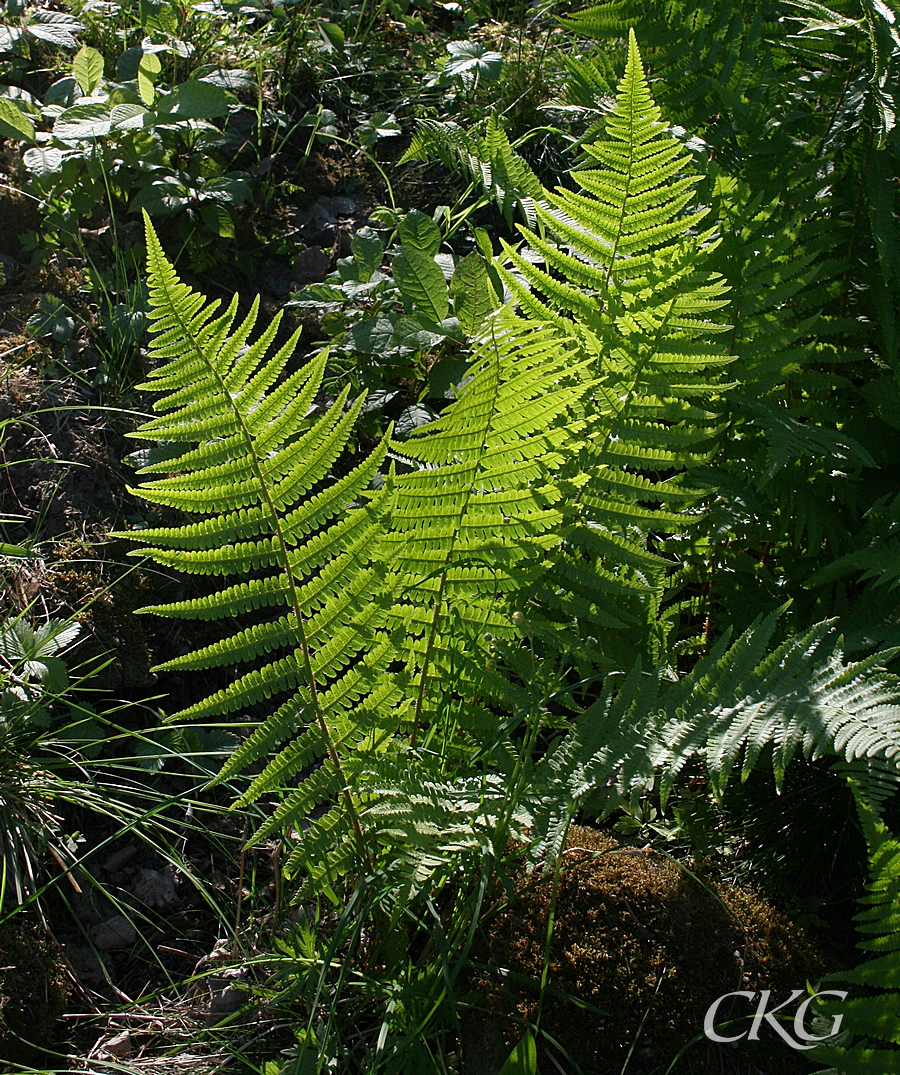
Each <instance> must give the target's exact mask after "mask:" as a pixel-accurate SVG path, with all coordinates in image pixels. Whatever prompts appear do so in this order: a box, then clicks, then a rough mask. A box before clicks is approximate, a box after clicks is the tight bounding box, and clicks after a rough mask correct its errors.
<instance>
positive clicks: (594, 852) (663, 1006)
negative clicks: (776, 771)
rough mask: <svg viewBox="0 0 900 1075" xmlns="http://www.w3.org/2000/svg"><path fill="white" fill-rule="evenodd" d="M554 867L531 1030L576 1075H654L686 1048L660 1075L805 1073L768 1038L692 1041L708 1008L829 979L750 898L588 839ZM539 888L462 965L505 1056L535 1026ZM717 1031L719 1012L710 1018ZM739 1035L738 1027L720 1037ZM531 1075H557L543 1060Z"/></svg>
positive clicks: (794, 1055)
mask: <svg viewBox="0 0 900 1075" xmlns="http://www.w3.org/2000/svg"><path fill="white" fill-rule="evenodd" d="M564 862H565V869H564V871H563V873H562V875H561V877H560V881H559V892H558V896H557V902H556V912H555V922H554V927H553V936H552V943H551V947H550V960H549V979H548V990H547V991H546V995H545V997H544V1003H543V1011H542V1014H541V1021H540V1028H541V1030H542V1031H543V1032H545V1033H546V1035H548V1036H549V1038H550V1039H555V1040H556V1041H557V1042H558V1043H559V1045H560V1046H561V1049H562V1050H564V1051H565V1053H568V1054H569V1057H570V1058H571V1061H574V1063H576V1064H577V1065H578V1067H579V1068H580V1069H581V1071H582V1072H583V1073H584V1075H609V1073H611V1072H616V1073H618V1072H620V1071H622V1069H623V1066H624V1065H625V1064H626V1060H627V1061H628V1062H627V1067H626V1068H625V1070H626V1071H627V1075H651V1073H657V1072H659V1073H662V1072H666V1071H668V1069H669V1065H670V1064H671V1063H672V1061H673V1060H674V1059H675V1058H676V1057H677V1056H678V1054H679V1053H680V1052H681V1050H682V1049H683V1048H684V1047H685V1046H686V1045H688V1043H689V1042H691V1041H692V1039H696V1041H695V1044H694V1045H692V1046H691V1047H690V1048H689V1049H688V1050H687V1051H686V1053H685V1055H684V1057H683V1059H682V1060H681V1061H679V1063H678V1064H677V1065H676V1067H675V1068H674V1069H673V1073H685V1075H687V1073H698V1072H707V1071H710V1072H717V1073H719V1072H721V1073H725V1072H731V1073H734V1075H737V1073H745V1075H757V1073H758V1072H765V1075H794V1073H795V1072H798V1073H799V1072H804V1073H805V1072H807V1071H808V1070H809V1062H808V1060H807V1059H805V1058H804V1056H803V1054H801V1053H798V1052H794V1051H792V1050H791V1049H790V1048H789V1047H788V1046H787V1045H786V1044H785V1043H784V1042H783V1041H781V1040H780V1039H779V1038H778V1037H777V1035H776V1034H775V1033H774V1032H771V1031H770V1032H768V1033H765V1032H764V1033H761V1034H760V1040H759V1041H755V1042H750V1041H747V1040H743V1041H741V1042H739V1043H736V1044H735V1045H717V1044H716V1043H714V1042H711V1041H708V1040H707V1039H706V1038H705V1037H704V1036H703V1022H704V1016H705V1014H706V1011H707V1009H708V1008H709V1006H710V1004H712V1002H713V1001H715V1000H716V999H717V998H718V997H721V996H723V995H724V994H726V993H730V992H732V991H734V990H751V991H756V990H761V989H770V990H771V991H772V996H773V998H775V1002H776V1003H777V1002H779V1001H781V1000H786V999H787V998H788V995H789V993H790V991H791V990H792V989H804V988H805V985H806V982H807V980H811V981H815V980H816V979H817V978H818V977H820V976H821V975H822V974H824V973H826V972H827V971H830V970H834V969H836V968H835V966H833V965H828V964H827V961H826V960H825V959H823V957H822V956H821V955H820V954H819V953H818V952H817V951H816V949H815V948H814V946H813V945H812V944H811V943H810V941H809V940H808V938H807V937H806V935H805V934H804V933H803V931H802V930H800V929H798V928H797V927H795V926H794V925H793V924H792V923H791V922H790V921H788V919H786V918H785V917H784V916H783V915H781V914H779V913H777V912H776V911H775V910H774V909H773V908H772V907H771V905H769V904H768V903H766V902H765V901H764V900H762V899H760V898H759V897H758V896H756V895H754V894H753V893H751V892H748V891H745V890H743V889H740V888H737V887H736V886H733V885H729V884H725V883H709V884H708V885H706V884H701V883H699V882H698V881H696V880H695V879H694V878H693V877H692V876H691V875H690V874H689V873H688V872H687V871H685V870H683V869H681V868H680V867H679V866H678V865H677V864H675V863H673V862H672V861H671V860H669V859H667V858H666V857H664V856H661V855H658V854H655V853H652V852H649V851H646V852H645V851H640V850H638V849H636V848H631V847H626V846H621V845H619V844H618V843H617V842H616V841H615V840H613V839H611V838H610V837H609V836H607V835H606V834H604V833H600V832H597V831H595V830H591V829H585V828H574V829H573V830H572V833H571V835H570V838H569V846H568V849H567V851H566V855H565V859H564ZM552 884H553V882H552V879H551V878H548V879H540V878H536V877H534V876H532V877H531V878H525V877H523V879H522V884H521V890H520V892H519V895H518V897H517V898H516V899H515V900H514V901H513V902H512V903H511V904H510V906H509V907H508V908H507V909H506V910H505V911H503V912H502V913H500V914H499V915H498V916H497V917H496V918H495V919H494V920H493V922H492V923H491V926H490V929H489V936H488V941H487V944H486V945H485V947H484V948H483V949H482V950H481V951H480V952H476V953H475V959H476V960H477V961H478V962H480V963H482V965H483V964H484V963H486V964H488V966H489V967H490V969H489V970H481V971H479V972H478V973H477V974H475V975H474V976H473V980H472V984H473V986H474V988H475V990H476V991H477V992H478V993H479V994H480V995H481V997H482V998H484V999H485V1002H486V1005H487V1007H488V1009H489V1010H490V1012H491V1021H493V1022H494V1026H495V1027H496V1026H497V1025H498V1023H499V1025H500V1027H501V1028H502V1032H503V1036H504V1038H505V1042H504V1046H503V1047H504V1049H506V1050H508V1048H509V1047H510V1046H511V1045H512V1044H513V1043H514V1042H515V1041H516V1040H517V1038H518V1037H519V1035H520V1034H521V1027H522V1025H523V1023H522V1020H525V1021H526V1022H527V1023H533V1022H534V1021H535V1018H536V1016H537V1012H538V988H537V983H538V982H539V981H540V978H541V971H542V967H543V962H544V951H545V943H546V936H547V921H548V915H549V912H550V905H551V895H552ZM742 1004H743V1007H740V1005H742ZM753 1011H755V1004H753V1005H752V1006H750V1005H749V1003H748V1001H747V1000H746V999H738V1000H737V1001H735V1002H734V1011H733V1013H732V1017H734V1018H736V1017H738V1016H745V1017H746V1016H747V1015H752V1013H753ZM791 1014H793V1012H791ZM498 1016H499V1017H500V1019H499V1020H498V1019H497V1017H498ZM728 1017H729V1010H728V1008H727V1006H723V1008H722V1010H721V1012H720V1018H721V1019H723V1020H727V1019H728ZM747 1029H748V1023H746V1022H745V1023H743V1024H742V1025H739V1026H737V1027H736V1028H735V1029H732V1030H731V1031H726V1033H730V1034H737V1033H740V1031H741V1030H747ZM766 1029H767V1028H766ZM548 1040H549V1039H548V1038H544V1037H542V1039H541V1046H540V1048H541V1050H543V1051H544V1052H548V1051H553V1052H554V1053H555V1056H556V1059H557V1060H558V1061H559V1062H560V1063H562V1065H563V1068H562V1070H565V1071H569V1070H573V1071H574V1070H577V1069H575V1068H572V1064H571V1061H568V1060H566V1059H565V1056H564V1053H563V1052H562V1051H560V1050H553V1047H552V1046H550V1045H548ZM632 1047H633V1048H632ZM629 1052H630V1053H631V1056H630V1058H629ZM541 1070H542V1071H544V1070H546V1071H555V1070H557V1068H556V1067H555V1066H554V1064H553V1063H552V1062H551V1061H550V1059H549V1057H547V1058H545V1062H544V1063H542V1065H541Z"/></svg>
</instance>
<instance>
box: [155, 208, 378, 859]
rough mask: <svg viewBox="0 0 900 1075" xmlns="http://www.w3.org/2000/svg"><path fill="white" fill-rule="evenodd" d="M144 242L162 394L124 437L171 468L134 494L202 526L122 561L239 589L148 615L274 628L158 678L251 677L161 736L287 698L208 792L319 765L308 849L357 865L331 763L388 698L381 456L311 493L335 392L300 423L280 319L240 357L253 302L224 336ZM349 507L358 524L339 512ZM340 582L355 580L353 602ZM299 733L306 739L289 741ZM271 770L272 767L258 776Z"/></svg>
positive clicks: (234, 639) (307, 390) (225, 643)
mask: <svg viewBox="0 0 900 1075" xmlns="http://www.w3.org/2000/svg"><path fill="white" fill-rule="evenodd" d="M146 228H147V251H148V255H147V257H148V270H149V285H150V299H151V305H152V313H151V315H150V316H151V318H152V321H153V324H154V329H155V336H154V339H153V342H152V345H151V358H152V359H153V360H155V361H156V362H163V363H164V364H162V365H159V366H157V368H155V369H154V370H153V372H152V373H151V375H150V376H151V379H150V381H149V382H148V383H147V385H145V387H146V388H147V389H151V390H155V391H157V392H162V393H165V394H164V396H163V398H162V399H160V400H158V401H157V402H156V404H155V405H154V407H155V410H156V411H158V412H161V415H160V417H158V418H155V419H153V420H152V421H150V422H148V423H146V424H145V425H144V426H143V427H142V428H141V429H140V430H139V431H138V433H137V434H134V435H135V436H140V437H144V438H153V439H156V440H161V441H165V442H169V443H174V444H177V445H181V446H183V450H182V452H181V454H180V455H179V456H177V457H176V458H174V459H169V460H167V461H164V462H159V463H151V464H150V465H149V466H147V467H146V468H144V471H143V473H150V474H158V473H160V472H161V471H164V472H166V474H167V476H166V477H162V478H156V479H155V480H152V481H148V482H145V483H144V484H143V485H142V486H140V487H139V488H138V489H137V490H135V492H136V493H137V495H139V496H141V497H142V498H143V499H145V500H148V501H150V502H153V503H157V504H163V505H166V506H170V507H177V508H179V509H180V510H182V511H187V512H191V513H194V514H199V515H201V516H202V518H201V520H200V521H198V522H192V523H185V524H183V525H181V526H175V527H161V528H153V529H148V530H144V531H142V533H141V540H142V541H144V542H147V543H150V544H147V545H145V546H144V547H143V548H140V549H138V550H136V551H135V552H134V555H142V556H151V557H153V558H154V559H156V560H157V561H158V562H159V563H162V564H171V565H173V566H177V567H178V569H179V570H181V571H184V572H188V573H196V574H212V575H214V576H225V577H236V578H238V579H244V580H245V581H237V582H233V583H231V584H230V585H225V586H222V587H221V588H220V589H218V590H216V591H215V592H213V593H211V594H209V595H207V596H204V597H197V598H192V599H188V600H183V601H178V602H173V603H170V604H168V605H163V606H153V607H152V608H149V609H145V610H144V611H145V612H156V613H159V614H162V615H168V616H174V617H179V618H200V619H213V618H216V619H225V618H229V619H231V618H234V617H237V616H240V615H241V614H244V613H248V612H253V611H255V610H257V609H263V608H271V609H274V610H275V612H276V618H275V619H273V620H270V621H269V622H263V623H258V624H255V625H253V626H249V627H245V628H243V629H241V630H238V631H236V632H234V633H232V634H230V635H227V636H226V637H225V638H223V639H222V640H220V641H219V642H216V643H214V644H212V645H209V646H206V647H204V648H202V649H200V650H196V651H194V652H192V653H189V654H186V655H184V656H183V657H179V658H176V659H174V660H172V661H169V662H167V663H166V664H164V665H162V666H161V667H162V668H165V669H177V668H209V667H213V666H216V665H222V664H228V665H234V664H240V663H246V662H250V661H257V658H259V659H260V660H259V661H257V664H258V667H254V668H251V669H250V670H249V671H247V672H245V673H243V674H241V675H239V676H238V677H237V678H236V679H235V680H234V681H233V682H232V683H231V684H230V686H228V687H226V688H224V689H222V690H220V691H217V692H216V693H214V694H213V695H212V696H210V697H209V698H207V699H206V700H205V701H202V702H198V703H197V704H195V705H193V706H190V707H188V708H187V709H185V710H183V711H182V712H180V713H176V714H174V716H173V718H172V719H173V720H177V719H181V720H187V719H192V718H197V717H209V716H212V715H217V716H218V715H222V714H226V713H234V712H238V711H246V710H247V709H249V708H250V707H253V706H254V705H256V704H257V703H259V702H262V701H264V700H266V699H269V698H272V697H274V696H284V695H286V696H287V697H286V698H285V700H283V701H281V703H280V705H279V706H278V708H277V710H276V713H275V714H274V716H273V717H272V718H270V720H269V721H268V722H267V723H266V724H265V726H264V727H263V728H261V729H258V731H257V732H256V733H255V734H254V735H252V736H251V737H250V738H249V739H248V740H247V742H246V743H245V744H244V745H243V746H242V747H241V748H240V749H239V750H238V751H237V752H236V753H235V755H234V756H233V757H232V758H231V759H230V761H229V762H228V763H227V764H226V766H225V768H224V769H223V772H222V774H221V778H222V779H224V778H225V777H227V776H229V775H231V774H232V773H234V772H236V771H238V770H240V769H241V768H242V767H244V766H246V765H247V764H248V763H249V762H250V761H252V760H254V759H256V758H259V757H266V756H268V755H269V754H270V753H271V751H272V749H273V747H275V746H277V745H278V744H280V743H284V742H285V741H289V743H290V745H289V746H288V747H287V748H285V750H286V751H287V752H288V753H289V755H290V757H291V759H292V761H293V763H294V764H295V765H298V766H299V765H303V764H304V763H306V762H310V761H314V760H319V759H324V761H323V765H322V766H321V768H320V769H319V770H318V771H317V777H316V780H315V783H314V787H309V786H307V787H304V788H303V789H301V794H302V797H303V807H305V808H306V809H307V812H309V811H311V809H312V807H313V806H315V805H316V804H317V803H318V802H321V801H325V800H328V801H329V802H330V804H331V808H330V809H329V811H328V813H327V814H326V815H325V817H324V818H321V819H319V821H318V822H317V823H316V832H315V833H314V834H313V837H312V840H311V842H313V843H315V841H316V836H318V835H319V834H321V833H330V832H331V831H332V830H333V829H334V828H339V829H340V830H341V831H342V832H343V831H346V832H347V833H348V834H352V836H353V838H354V839H355V854H356V856H357V861H363V862H365V861H370V855H369V850H368V847H367V844H366V838H365V835H364V833H363V831H362V827H361V825H360V821H359V814H358V808H357V804H356V802H355V800H354V796H353V793H352V791H351V790H350V787H349V781H348V779H347V776H346V774H345V773H344V770H343V762H342V758H341V750H342V746H343V744H344V742H345V741H346V740H347V738H348V737H350V736H352V735H354V734H360V733H359V731H358V729H359V727H360V721H359V719H358V716H357V715H356V713H355V711H356V710H357V709H359V708H361V701H362V700H363V699H364V698H365V697H366V696H367V694H369V693H371V692H373V691H375V692H378V691H379V690H382V691H383V688H382V687H381V685H380V684H379V683H378V678H377V672H378V671H379V670H378V669H377V668H375V667H373V664H372V660H371V654H372V652H378V644H377V640H375V639H373V632H372V627H371V624H372V622H373V621H377V612H378V610H379V609H380V601H381V592H380V590H379V584H378V580H377V579H376V577H375V575H374V572H373V570H372V568H371V566H370V560H371V550H372V548H373V546H374V544H375V543H376V541H377V539H378V537H379V535H380V533H381V529H382V517H383V514H384V511H385V510H386V509H387V508H388V507H389V503H390V496H391V493H390V488H389V486H387V487H386V488H385V489H384V491H383V492H382V493H380V494H375V493H372V492H367V490H368V487H369V485H370V483H371V480H372V478H373V476H374V474H375V473H376V471H377V469H378V467H379V466H380V465H381V462H382V461H383V459H384V456H385V453H386V450H387V444H386V442H384V443H382V444H381V445H380V446H379V447H378V448H377V449H376V450H375V452H374V453H373V454H372V455H371V456H370V457H369V458H368V459H366V460H364V461H363V462H362V463H361V464H359V465H358V466H357V467H355V468H354V469H353V470H351V471H350V473H349V474H348V475H347V476H346V477H344V478H343V479H341V480H340V481H338V482H335V483H332V484H331V486H330V487H324V488H320V485H321V483H322V481H323V479H324V478H325V477H326V476H327V475H328V474H329V472H330V470H331V467H332V466H333V464H334V462H335V460H336V459H337V458H338V456H339V455H340V454H341V453H342V452H343V451H344V450H345V448H346V446H347V443H348V439H349V437H350V434H351V432H352V428H353V422H354V420H355V418H356V415H357V414H358V411H359V407H360V404H361V401H359V400H358V401H357V402H356V404H354V405H353V406H352V407H350V408H349V410H346V412H345V402H346V395H347V394H346V392H344V393H343V394H342V395H340V396H339V397H338V399H337V400H336V401H335V402H334V403H333V404H332V406H331V407H329V408H328V409H327V410H326V411H325V412H324V413H323V414H322V415H321V416H319V417H318V418H317V419H316V420H315V421H310V420H309V417H308V415H309V412H310V409H311V406H312V404H313V401H314V400H315V398H316V396H317V393H318V391H319V386H320V384H321V379H322V375H323V372H324V363H325V356H324V355H322V356H319V357H318V358H317V359H314V360H313V361H312V362H311V363H309V364H308V365H307V366H305V367H303V368H302V369H300V370H298V371H297V372H296V373H293V374H291V375H290V376H288V377H286V378H284V379H283V380H282V382H281V383H280V384H279V385H277V386H275V385H276V381H277V379H278V377H279V375H280V374H281V373H282V371H283V370H284V367H285V365H286V364H287V362H288V360H289V359H290V357H291V355H292V353H293V350H294V347H295V345H296V341H297V334H296V333H295V334H294V336H293V337H292V338H291V339H290V340H289V341H288V342H287V343H286V344H285V345H284V346H283V347H281V348H280V349H279V350H277V351H276V352H275V354H274V355H272V356H271V357H269V356H268V354H267V353H268V351H269V349H270V347H271V345H272V342H273V341H274V339H275V337H276V334H277V331H278V327H279V321H280V317H276V318H275V319H274V320H273V321H272V322H271V323H270V324H269V325H268V327H267V328H266V329H265V331H264V332H263V333H262V334H261V335H260V336H259V338H258V339H257V340H256V341H255V342H253V343H252V344H248V340H249V339H250V336H251V333H252V331H253V328H254V325H255V322H256V317H257V312H258V302H257V303H256V304H255V305H254V307H253V309H252V310H251V311H250V313H249V314H248V316H247V317H246V318H244V320H243V321H242V322H240V324H238V325H237V326H236V327H235V328H234V331H232V328H233V326H234V322H235V315H236V309H237V299H236V298H235V300H234V301H233V302H232V303H231V305H230V307H229V308H228V310H227V311H226V312H225V313H224V314H221V315H219V316H216V314H217V310H218V303H211V304H207V303H206V301H205V299H204V298H203V296H200V295H197V294H196V293H195V292H193V291H191V289H190V288H188V287H187V286H186V285H185V284H183V283H181V282H180V281H179V280H178V278H177V277H176V275H175V272H174V270H173V268H172V266H171V265H170V263H169V262H168V261H167V260H166V258H165V256H164V254H163V252H162V249H161V247H160V245H159V242H158V240H157V238H156V235H155V233H154V232H153V228H152V226H151V224H150V222H149V219H147V220H146ZM355 501H357V502H359V504H360V506H358V507H353V508H351V507H350V505H351V504H352V503H353V502H355ZM260 571H262V572H263V574H262V575H261V576H260V574H259V572H260ZM347 578H350V579H352V580H353V581H352V584H351V585H350V586H349V588H348V587H347V586H346V585H345V579H347ZM260 662H261V663H260ZM351 711H354V716H353V718H352V719H351V717H350V712H351ZM298 732H303V734H302V735H301V736H300V738H299V739H295V738H294V737H295V736H297V734H298ZM284 760H285V752H284V751H283V752H282V753H281V754H277V755H276V758H275V761H274V762H270V768H271V766H272V765H277V764H282V765H283V763H284ZM294 805H297V806H299V805H300V804H297V803H295V804H294ZM321 850H323V851H324V850H326V849H321ZM328 850H335V849H334V848H331V849H328ZM346 859H347V852H346V848H343V849H338V850H336V851H335V857H334V858H329V856H328V854H323V856H322V860H321V861H322V862H323V863H324V864H325V865H324V867H323V869H324V871H325V872H326V873H330V872H331V871H332V870H333V869H336V868H338V866H339V860H343V861H346Z"/></svg>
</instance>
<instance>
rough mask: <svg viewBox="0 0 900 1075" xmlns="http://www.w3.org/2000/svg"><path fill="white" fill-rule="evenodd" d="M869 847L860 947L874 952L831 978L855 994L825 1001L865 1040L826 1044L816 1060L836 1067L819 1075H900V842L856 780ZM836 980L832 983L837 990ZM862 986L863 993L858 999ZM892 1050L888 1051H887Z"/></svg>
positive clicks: (846, 1028)
mask: <svg viewBox="0 0 900 1075" xmlns="http://www.w3.org/2000/svg"><path fill="white" fill-rule="evenodd" d="M851 787H853V790H854V793H855V794H856V805H857V808H858V810H859V816H860V821H861V822H862V828H863V833H864V834H865V837H866V843H867V845H868V849H869V883H868V885H867V886H866V894H865V895H864V896H863V897H862V898H861V899H860V901H859V904H860V908H861V910H860V911H859V913H858V914H857V915H856V919H855V920H856V926H857V929H858V930H859V932H860V933H861V934H862V935H863V940H861V941H860V942H859V944H858V947H859V948H861V949H862V950H863V951H865V952H870V953H872V956H871V958H870V959H868V960H867V961H866V962H865V963H862V964H861V965H860V966H858V967H856V968H854V969H853V970H851V971H841V972H840V973H838V974H834V975H831V979H832V982H833V984H835V985H841V986H844V985H847V986H850V987H851V989H850V995H849V996H847V997H844V998H842V999H838V1000H831V999H829V1000H827V1001H824V1000H823V1001H821V1002H820V1008H821V1010H822V1012H823V1014H825V1015H826V1016H829V1017H831V1018H832V1019H833V1020H834V1023H833V1024H832V1025H835V1024H836V1023H837V1020H838V1019H840V1020H841V1023H842V1025H841V1026H840V1030H841V1031H842V1032H843V1033H845V1034H846V1033H847V1032H850V1033H851V1034H853V1035H854V1036H855V1037H856V1038H858V1039H862V1040H861V1041H858V1042H857V1043H855V1044H852V1045H844V1046H840V1045H828V1044H825V1045H821V1046H819V1047H818V1048H816V1049H815V1051H814V1052H812V1053H811V1054H810V1059H815V1060H818V1061H820V1062H822V1063H825V1064H830V1065H831V1067H829V1068H828V1069H827V1070H820V1072H819V1075H894V1073H896V1072H900V1049H897V1048H890V1047H889V1046H891V1045H893V1046H900V841H898V840H897V838H896V837H895V836H893V835H892V834H891V833H890V831H889V830H888V829H887V827H886V826H885V825H884V823H883V822H882V821H881V819H880V818H879V816H878V814H877V812H876V811H875V810H874V809H873V807H872V805H871V804H870V803H869V802H868V801H867V796H866V795H865V794H863V793H861V789H860V788H859V787H858V786H857V784H856V782H855V781H854V780H853V779H852V778H851ZM832 982H829V986H831V984H832ZM854 986H856V987H857V989H859V987H861V988H862V990H864V994H863V995H854V993H855V992H856V991H854V990H853V987H854ZM886 1046H887V1047H886Z"/></svg>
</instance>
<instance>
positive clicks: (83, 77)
mask: <svg viewBox="0 0 900 1075" xmlns="http://www.w3.org/2000/svg"><path fill="white" fill-rule="evenodd" d="M72 74H73V75H74V76H75V81H76V82H77V83H78V85H79V86H80V87H81V92H82V93H84V94H85V96H90V94H92V93H93V92H94V90H95V89H96V88H97V86H98V85H99V83H100V79H101V78H103V57H102V56H101V55H100V53H99V52H98V51H97V50H96V49H93V48H91V47H90V46H89V45H82V46H81V48H80V49H79V50H78V51H77V52H76V53H75V58H74V59H73V60H72Z"/></svg>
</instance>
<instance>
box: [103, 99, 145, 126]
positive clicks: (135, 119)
mask: <svg viewBox="0 0 900 1075" xmlns="http://www.w3.org/2000/svg"><path fill="white" fill-rule="evenodd" d="M149 114H150V113H149V112H148V111H147V109H146V108H142V107H141V106H140V105H136V104H121V105H116V106H115V108H113V110H112V112H110V114H109V122H110V127H115V128H117V129H118V130H132V129H133V128H135V127H143V126H144V117H145V116H148V115H149Z"/></svg>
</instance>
